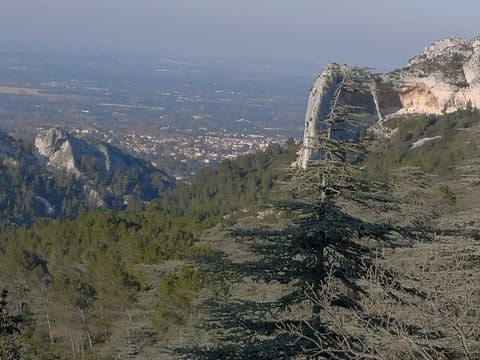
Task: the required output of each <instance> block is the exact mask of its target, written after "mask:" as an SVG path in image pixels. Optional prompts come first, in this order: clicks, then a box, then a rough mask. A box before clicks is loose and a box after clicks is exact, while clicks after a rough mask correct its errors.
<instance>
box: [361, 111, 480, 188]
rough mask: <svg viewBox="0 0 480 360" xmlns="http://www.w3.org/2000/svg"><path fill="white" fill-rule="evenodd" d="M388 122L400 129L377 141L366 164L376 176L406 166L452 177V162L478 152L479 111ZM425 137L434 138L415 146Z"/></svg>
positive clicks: (390, 173) (379, 176)
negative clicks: (387, 137) (378, 142)
mask: <svg viewBox="0 0 480 360" xmlns="http://www.w3.org/2000/svg"><path fill="white" fill-rule="evenodd" d="M388 125H389V126H390V127H392V128H394V129H397V130H396V132H395V133H394V135H393V137H392V138H390V139H386V140H384V141H382V142H381V143H380V145H378V144H376V146H375V148H374V149H373V150H372V151H371V154H369V156H368V160H367V161H366V163H365V166H366V172H367V174H368V176H369V177H371V178H374V179H382V180H388V179H390V178H391V175H392V170H395V169H398V168H401V167H405V166H414V167H417V168H419V169H421V170H422V171H425V172H428V173H433V174H437V175H441V176H444V175H445V176H446V175H450V176H451V175H454V174H453V173H452V172H451V171H450V170H451V168H452V166H453V165H455V164H457V165H458V164H459V163H461V162H462V161H463V160H465V159H471V158H472V157H477V156H478V153H479V148H478V146H479V144H478V141H477V136H478V131H479V126H480V112H479V111H478V110H475V111H472V110H464V111H458V112H456V113H452V114H447V115H441V116H438V115H419V116H412V117H409V118H407V119H403V118H400V119H392V120H390V123H389V124H388V123H387V126H388ZM436 137H437V138H436ZM423 138H432V140H430V141H427V142H426V143H424V144H423V145H420V146H418V147H415V148H412V145H413V144H414V143H415V142H416V141H418V140H420V139H423Z"/></svg>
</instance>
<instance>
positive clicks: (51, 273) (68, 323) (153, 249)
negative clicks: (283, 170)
mask: <svg viewBox="0 0 480 360" xmlns="http://www.w3.org/2000/svg"><path fill="white" fill-rule="evenodd" d="M296 150H297V148H296V147H295V146H292V147H289V148H287V149H283V148H281V147H280V146H278V145H271V146H269V147H268V148H267V149H266V150H265V151H261V152H258V153H256V154H253V155H246V156H244V157H240V158H238V159H237V160H225V161H223V162H222V163H221V164H220V166H218V167H216V168H210V169H205V170H203V171H201V172H200V173H198V174H197V175H196V176H195V177H194V178H193V179H192V181H191V184H185V185H183V186H179V187H178V188H176V189H174V190H172V191H171V192H168V193H166V194H165V196H164V197H163V198H161V199H159V200H156V201H153V202H151V203H150V204H145V205H137V206H135V207H131V208H129V209H127V210H125V211H123V212H113V211H110V210H108V211H107V210H97V211H89V212H84V213H80V214H79V215H78V216H77V217H76V218H75V219H74V220H66V219H56V220H48V221H47V220H41V221H37V222H36V223H34V224H33V226H31V227H29V228H8V227H7V228H4V230H3V231H2V234H1V238H0V254H1V261H0V278H1V283H2V285H3V287H5V288H7V289H9V290H10V294H12V295H11V296H10V302H11V304H10V306H11V308H12V309H16V311H17V312H18V313H19V314H20V315H22V316H23V317H24V319H25V323H26V324H27V325H26V326H25V329H24V331H23V335H24V339H23V340H24V342H25V343H26V344H28V345H29V346H31V347H33V348H34V349H36V350H35V352H36V354H37V355H38V356H41V354H44V353H46V352H52V351H53V352H54V353H55V354H57V355H58V356H59V357H60V358H64V357H66V358H71V357H72V356H73V357H74V356H80V354H90V355H88V356H91V357H93V358H97V357H98V356H100V355H99V354H100V353H101V351H102V347H103V346H102V344H107V345H108V342H109V339H110V337H111V334H112V331H114V329H115V327H116V326H117V324H118V322H119V321H122V320H123V321H128V319H129V316H130V315H129V314H130V313H132V312H135V311H136V310H135V309H136V307H138V306H139V305H138V301H140V302H141V301H142V297H143V295H142V294H144V293H150V292H153V293H154V294H155V297H156V299H157V300H156V302H155V303H153V304H152V303H150V304H148V305H146V306H147V309H143V310H144V311H143V310H142V316H143V317H144V319H143V320H144V322H145V326H146V327H147V328H150V329H151V331H152V333H153V334H155V333H158V334H162V333H163V332H165V331H167V330H168V328H169V327H170V325H171V324H183V323H184V317H183V316H184V315H183V312H185V311H187V310H186V309H187V308H189V307H190V305H189V304H190V302H191V301H192V299H193V297H194V294H195V292H196V291H198V290H199V289H200V288H202V287H203V286H204V285H205V284H206V283H207V280H206V278H205V276H204V275H202V274H201V273H199V271H198V270H197V269H195V268H194V267H192V266H193V263H192V262H193V259H194V258H196V257H198V256H205V255H208V253H209V249H208V247H205V246H199V245H198V244H197V241H196V239H197V236H198V235H199V234H200V232H201V230H202V229H205V228H208V227H211V226H212V225H213V224H216V223H218V222H219V221H221V220H222V219H224V217H225V216H226V215H230V214H234V213H235V212H238V213H239V214H240V213H243V210H244V208H245V207H247V206H251V205H254V204H255V205H257V206H258V205H260V204H261V203H262V202H263V201H265V199H266V198H267V193H268V191H269V190H270V189H271V187H272V185H273V181H274V179H275V177H276V175H275V168H277V167H278V166H281V165H285V164H289V163H291V162H293V160H294V158H295V151H296ZM229 221H232V220H229ZM189 259H190V260H189ZM180 260H182V261H183V262H180ZM185 262H186V264H187V265H188V264H190V265H189V266H187V265H185V266H187V267H185V266H184V267H179V268H178V269H177V267H176V266H175V264H176V263H178V264H180V263H185ZM168 264H173V265H172V266H170V265H168ZM149 269H154V270H155V273H156V274H157V275H156V276H153V277H150V275H149V274H150V273H149ZM152 336H155V335H152ZM126 351H127V352H128V351H131V349H127V350H126ZM111 355H112V354H109V355H108V356H106V358H110V356H111ZM82 356H83V355H82Z"/></svg>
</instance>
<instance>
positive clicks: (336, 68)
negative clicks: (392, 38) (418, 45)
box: [298, 37, 480, 167]
mask: <svg viewBox="0 0 480 360" xmlns="http://www.w3.org/2000/svg"><path fill="white" fill-rule="evenodd" d="M466 108H480V37H475V38H473V39H471V40H463V39H459V38H449V39H443V40H438V41H435V42H433V43H432V44H430V45H429V46H427V47H426V48H425V50H424V51H423V52H422V53H420V54H418V55H416V56H414V57H413V58H411V59H410V60H409V61H408V64H407V66H406V67H404V68H402V69H397V70H394V71H391V72H387V73H381V74H373V73H370V72H369V71H367V70H365V69H361V68H358V67H354V66H349V65H339V64H330V65H328V66H327V67H326V68H325V69H324V71H323V72H322V74H320V75H319V76H318V77H317V78H316V80H315V82H314V84H313V86H312V89H311V91H310V95H309V98H308V104H307V111H306V114H305V131H304V141H303V144H304V145H303V149H302V152H301V155H300V157H299V159H298V165H300V166H302V167H306V166H307V163H308V161H309V160H311V159H314V158H315V152H314V151H313V149H314V148H315V144H314V142H315V139H316V136H317V134H319V133H320V132H321V131H322V130H323V129H325V128H326V127H327V125H326V123H328V122H331V123H332V124H334V123H337V129H332V130H333V131H332V134H331V135H332V137H333V138H340V137H342V136H343V137H345V136H346V135H345V129H347V130H348V131H347V133H349V134H348V136H349V137H350V136H352V135H355V134H352V133H351V132H352V126H353V128H356V129H357V130H358V129H359V128H366V127H370V129H371V130H372V131H374V132H376V133H379V134H384V135H388V134H389V130H388V129H386V128H385V127H384V126H383V123H384V122H385V121H386V120H388V119H389V118H391V117H395V116H402V115H407V114H442V113H450V112H454V111H457V110H459V109H466ZM346 114H356V115H357V116H356V117H354V120H353V121H351V120H352V116H349V115H346ZM338 115H343V117H342V116H338ZM345 115H346V116H345ZM359 115H361V116H359ZM336 116H337V118H344V119H345V118H346V119H350V121H351V122H353V123H354V124H353V125H352V124H350V125H347V123H346V122H343V124H342V125H340V126H339V127H338V122H337V121H336V120H337V119H336V118H335V117H336ZM359 121H361V122H359ZM349 126H350V128H349ZM357 132H358V131H357ZM354 133H355V131H354Z"/></svg>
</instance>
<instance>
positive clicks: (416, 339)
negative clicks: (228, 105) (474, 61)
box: [0, 111, 480, 360]
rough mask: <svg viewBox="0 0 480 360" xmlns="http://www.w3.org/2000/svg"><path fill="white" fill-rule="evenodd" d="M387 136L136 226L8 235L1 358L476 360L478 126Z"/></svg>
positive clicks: (249, 171) (137, 211) (275, 170)
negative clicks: (4, 354) (5, 331)
mask: <svg viewBox="0 0 480 360" xmlns="http://www.w3.org/2000/svg"><path fill="white" fill-rule="evenodd" d="M390 121H391V122H390V126H392V127H393V128H398V130H397V132H396V134H395V136H394V137H392V138H391V139H388V140H380V139H370V140H368V141H367V140H365V141H364V142H363V144H360V145H361V146H359V144H355V143H351V142H336V141H333V140H326V139H324V138H320V139H319V140H320V141H319V145H320V146H321V147H322V148H321V149H319V150H320V151H321V152H322V153H323V154H325V158H324V159H323V160H319V161H317V162H312V167H310V168H309V169H307V170H303V169H295V168H292V167H290V166H289V165H290V164H291V163H292V162H293V161H294V160H295V157H296V152H297V150H298V147H297V146H294V145H292V144H291V145H290V146H287V147H285V148H284V147H281V146H279V145H270V146H269V147H268V148H266V149H265V150H264V151H259V152H257V153H255V154H250V155H246V156H242V157H239V158H237V159H235V160H224V161H223V162H222V163H221V164H220V165H218V166H217V167H211V168H205V169H202V170H201V171H199V172H198V173H197V174H196V175H195V176H194V177H193V178H192V179H191V181H190V182H189V183H185V184H180V185H179V186H177V187H176V188H175V189H172V190H170V191H167V192H165V193H163V196H162V197H161V198H159V199H156V200H153V201H151V202H149V203H144V204H136V205H134V206H131V207H129V208H127V209H126V210H124V211H118V212H117V211H112V210H108V211H107V210H97V211H88V212H81V213H80V214H79V215H78V216H77V217H76V218H75V219H71V220H67V219H56V220H39V221H37V222H35V223H34V224H33V225H32V226H30V227H19V228H13V227H4V228H3V229H2V232H1V234H0V287H1V288H6V289H7V290H8V297H7V296H6V295H5V296H4V297H3V298H2V299H3V300H2V302H1V303H0V304H1V306H2V307H3V309H5V311H4V314H6V315H7V316H6V317H5V318H4V319H5V320H4V323H6V324H13V325H14V326H13V327H10V328H9V329H12V330H11V331H10V330H9V331H10V333H8V337H5V338H4V339H5V341H4V342H2V343H0V351H4V349H7V350H5V351H10V353H11V354H14V355H15V354H17V355H15V356H16V357H13V359H20V358H25V359H28V358H32V359H72V358H77V359H78V358H83V359H137V360H146V359H152V358H153V359H175V358H185V359H208V360H210V359H253V358H256V359H278V358H284V359H295V358H298V359H306V358H312V359H326V358H328V359H382V360H390V359H412V360H413V359H418V358H421V359H476V358H478V357H479V356H480V333H479V328H478V323H479V322H480V303H479V299H480V296H477V295H478V294H477V293H478V289H480V283H479V280H478V279H479V278H478V276H475V274H476V273H477V272H478V269H479V267H480V252H479V251H478V239H480V235H479V233H480V230H479V223H478V219H479V218H480V210H479V209H480V196H479V193H478V191H479V189H478V176H479V175H480V166H479V164H478V155H479V154H478V151H477V144H478V141H477V135H478V129H479V126H480V115H479V113H478V112H476V111H460V112H458V113H455V114H448V115H443V116H421V117H412V118H406V119H397V120H395V121H393V120H390ZM437 136H438V137H437ZM424 138H435V139H432V140H429V141H427V142H425V143H424V144H422V145H419V146H418V147H416V148H412V144H414V143H415V142H417V141H418V140H421V139H424ZM360 149H362V153H361V154H360ZM363 149H367V151H366V152H363ZM449 153H452V154H453V155H451V156H445V154H449ZM444 162H446V163H445V164H444ZM445 279H448V281H445ZM5 294H6V293H5ZM14 319H15V323H12V321H13V320H14ZM2 324H3V323H1V322H0V329H2V326H3V325H2ZM8 326H10V325H8ZM8 349H11V350H8ZM19 353H22V354H23V355H22V356H23V357H21V356H20V355H18V354H19Z"/></svg>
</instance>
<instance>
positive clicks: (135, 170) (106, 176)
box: [35, 128, 174, 207]
mask: <svg viewBox="0 0 480 360" xmlns="http://www.w3.org/2000/svg"><path fill="white" fill-rule="evenodd" d="M35 147H36V148H37V152H38V154H39V155H40V157H41V158H43V160H44V162H46V165H47V167H48V169H49V170H51V171H53V172H63V173H67V174H68V175H73V176H74V177H75V178H76V180H77V181H78V182H79V183H81V184H83V192H84V194H85V196H86V197H87V198H88V199H89V200H90V203H92V204H93V205H95V206H96V207H109V205H108V201H109V200H108V199H111V198H115V197H117V198H118V197H123V198H124V202H125V203H128V202H130V201H131V199H136V196H137V197H138V198H139V199H141V200H145V199H150V198H152V197H154V196H155V194H156V193H157V192H158V190H161V189H167V188H171V187H172V186H173V185H174V180H173V178H171V177H169V176H168V175H167V174H165V173H164V172H163V171H162V170H160V169H157V168H154V167H153V166H151V165H150V164H148V163H147V162H145V161H143V160H140V159H137V158H135V157H133V156H131V155H129V154H127V153H126V152H124V151H122V150H120V149H118V148H116V147H114V146H112V145H110V144H107V143H104V142H101V141H98V140H95V139H83V138H79V137H76V136H73V135H71V134H69V133H67V132H66V131H64V130H62V129H59V128H52V129H48V130H45V131H42V132H40V133H39V134H38V135H37V137H36V138H35ZM152 182H155V184H154V185H152ZM100 185H101V186H100ZM100 187H104V188H105V187H106V188H105V189H103V190H99V188H100ZM133 188H136V189H137V190H138V191H137V193H138V194H132V191H133Z"/></svg>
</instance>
